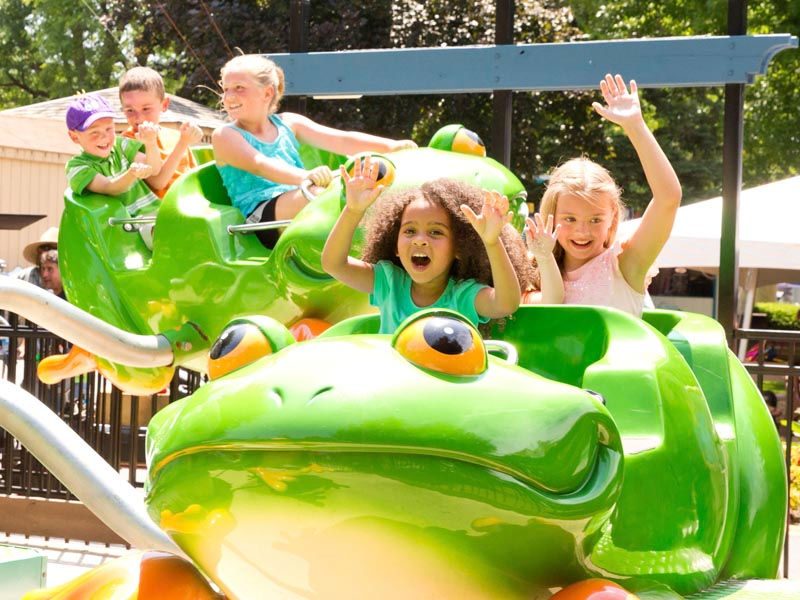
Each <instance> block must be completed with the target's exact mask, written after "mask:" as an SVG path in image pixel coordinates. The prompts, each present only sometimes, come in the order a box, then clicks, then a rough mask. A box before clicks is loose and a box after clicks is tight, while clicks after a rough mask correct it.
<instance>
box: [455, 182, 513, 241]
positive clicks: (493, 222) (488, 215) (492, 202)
mask: <svg viewBox="0 0 800 600" xmlns="http://www.w3.org/2000/svg"><path fill="white" fill-rule="evenodd" d="M461 212H463V213H464V216H465V217H466V218H467V220H468V221H469V222H470V224H471V225H472V226H473V227H474V228H475V231H477V232H478V235H479V236H480V237H481V240H483V243H484V244H486V245H487V246H488V245H491V244H496V243H497V240H499V239H500V232H501V231H503V227H504V226H505V225H506V224H507V223H510V222H511V213H510V212H509V210H508V198H506V197H505V196H504V195H503V194H501V193H500V192H497V191H494V190H483V207H482V208H481V214H480V215H476V214H475V212H474V211H473V210H472V209H471V208H470V207H469V206H467V205H466V204H462V205H461Z"/></svg>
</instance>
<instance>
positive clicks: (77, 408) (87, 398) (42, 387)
mask: <svg viewBox="0 0 800 600" xmlns="http://www.w3.org/2000/svg"><path fill="white" fill-rule="evenodd" d="M6 323H8V324H6ZM68 350H69V344H68V343H67V342H65V341H64V340H62V339H60V338H57V337H55V336H53V334H51V333H50V332H49V331H47V330H45V329H41V328H40V327H37V326H36V325H35V324H33V323H29V322H26V321H25V320H24V319H20V318H19V317H17V315H15V314H12V313H9V314H7V316H6V321H5V322H3V321H0V377H2V378H3V379H6V380H9V381H13V382H16V383H18V384H19V385H21V386H22V387H23V388H24V389H25V390H27V391H28V392H30V393H31V394H32V395H33V396H35V397H37V398H39V399H40V400H41V401H42V402H43V403H44V404H46V405H47V406H48V407H49V408H50V409H51V410H52V411H53V412H55V413H56V414H57V415H59V416H60V417H61V418H62V419H63V420H64V421H65V422H66V423H68V424H69V426H70V427H71V428H72V429H73V430H74V431H76V432H77V433H78V435H80V436H81V438H83V439H84V440H85V441H86V442H87V443H88V444H89V445H90V446H91V447H92V448H93V449H94V450H95V451H96V452H97V453H98V454H100V455H101V456H102V457H103V458H104V459H105V460H106V461H108V463H109V464H110V465H111V466H113V467H114V468H115V469H117V470H118V471H120V472H121V473H123V474H124V475H125V476H126V477H127V478H128V481H129V482H130V483H131V484H133V485H135V486H141V485H143V483H144V467H145V464H144V433H145V429H146V426H147V422H148V421H149V419H150V417H151V416H152V415H154V414H155V413H156V412H157V411H158V410H160V409H161V408H163V407H164V406H166V405H167V404H168V403H169V402H172V401H174V400H177V399H179V398H183V397H184V396H187V395H189V394H191V393H192V392H194V391H195V390H196V389H197V388H198V387H199V386H200V385H201V383H202V382H203V377H202V376H201V375H200V374H198V373H196V372H193V371H187V370H184V369H178V370H176V373H175V377H174V378H173V379H172V382H171V383H170V385H169V387H168V388H166V389H164V390H162V391H161V392H159V393H157V394H153V395H152V396H130V395H128V394H124V393H123V392H121V391H120V390H119V389H117V388H115V387H113V386H112V385H111V383H110V382H109V381H108V380H106V379H105V378H104V377H102V376H101V375H100V374H99V373H96V372H93V373H87V374H85V375H81V376H79V377H73V378H69V379H67V380H64V381H61V382H60V383H58V384H55V385H46V384H43V383H42V382H41V381H39V378H38V377H37V375H36V369H37V366H38V364H39V362H40V361H41V359H43V358H44V357H47V356H52V355H55V354H65V353H66V352H67V351H68ZM0 493H2V494H7V495H11V494H14V495H17V496H24V497H37V498H45V499H61V500H71V499H74V497H73V496H72V495H71V494H70V492H69V490H67V489H66V488H65V487H64V486H63V485H62V484H61V483H60V482H59V481H58V480H57V479H56V478H55V477H53V476H51V475H50V473H49V472H48V471H47V470H46V469H45V468H44V467H43V466H42V465H41V464H40V463H39V462H38V461H37V460H36V459H35V458H34V457H33V456H32V455H31V454H30V453H29V452H28V451H27V450H26V449H25V447H23V446H22V445H21V444H20V443H19V442H18V441H17V440H16V439H14V438H13V437H12V436H11V435H9V434H8V433H7V432H6V431H4V430H2V429H0Z"/></svg>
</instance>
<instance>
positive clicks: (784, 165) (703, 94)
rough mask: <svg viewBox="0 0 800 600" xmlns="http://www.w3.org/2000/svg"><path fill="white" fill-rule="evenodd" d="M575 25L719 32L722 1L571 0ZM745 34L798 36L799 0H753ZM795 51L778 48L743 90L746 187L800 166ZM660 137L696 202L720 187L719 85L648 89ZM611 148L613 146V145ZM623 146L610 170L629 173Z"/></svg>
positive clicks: (595, 33) (613, 34) (627, 31)
mask: <svg viewBox="0 0 800 600" xmlns="http://www.w3.org/2000/svg"><path fill="white" fill-rule="evenodd" d="M571 4H572V6H573V10H574V11H575V16H576V21H577V24H578V25H579V26H580V27H581V29H583V30H584V31H586V33H587V34H588V35H589V36H590V37H591V38H592V39H612V38H638V37H645V36H684V35H706V34H711V35H724V34H725V33H726V31H727V25H726V24H727V11H728V3H727V1H725V0H704V1H697V0H676V1H674V2H659V3H656V2H652V1H651V0H609V1H605V0H603V1H600V0H573V1H572V3H571ZM748 21H749V22H748V33H750V34H764V33H792V34H794V35H798V34H800V3H798V2H796V0H751V1H750V2H749V5H748ZM799 72H800V53H798V52H797V51H787V52H782V53H780V54H779V55H778V56H777V57H775V58H774V59H773V61H772V62H771V63H770V67H769V71H768V73H767V75H766V76H765V77H760V78H758V79H757V80H756V82H755V83H754V84H753V85H750V86H748V87H747V88H746V92H745V122H744V131H745V140H744V154H743V170H744V173H743V180H744V185H745V186H746V187H751V186H754V185H758V184H760V183H764V182H767V181H772V180H775V179H780V178H782V177H787V176H791V175H794V174H797V173H798V171H800V144H798V141H800V140H798V136H800V133H798V132H800V111H798V110H797V106H798V105H800V78H798V76H797V75H798V73H799ZM644 95H645V98H646V100H647V101H648V102H650V103H651V104H652V105H653V106H654V108H655V110H654V111H653V113H652V115H653V116H654V117H655V119H656V120H655V121H654V122H653V123H651V124H654V125H655V126H656V129H657V136H658V138H659V140H660V141H661V143H662V144H663V145H664V146H665V148H667V152H668V154H669V156H670V158H671V159H672V160H673V162H674V164H675V167H676V170H677V172H678V175H679V176H680V178H681V182H682V184H683V187H684V197H685V198H686V199H689V200H697V199H702V198H707V197H709V196H713V195H717V194H719V193H720V192H721V186H722V184H721V181H722V115H723V100H724V92H723V90H722V88H719V87H715V88H693V89H672V90H659V91H656V90H652V91H651V90H647V91H645V93H644ZM615 147H616V145H615ZM627 154H628V153H627V152H626V151H625V150H624V149H622V147H621V146H620V150H619V153H618V154H616V155H615V156H612V157H610V161H611V163H612V165H611V168H612V169H614V170H615V171H617V170H619V171H627V169H628V168H629V165H626V163H627V162H628V158H626V155H627Z"/></svg>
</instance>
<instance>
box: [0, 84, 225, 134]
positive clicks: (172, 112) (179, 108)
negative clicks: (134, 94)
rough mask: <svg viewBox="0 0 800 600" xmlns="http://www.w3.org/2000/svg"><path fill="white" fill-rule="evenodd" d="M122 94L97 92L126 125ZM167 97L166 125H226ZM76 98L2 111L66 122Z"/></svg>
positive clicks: (216, 115)
mask: <svg viewBox="0 0 800 600" xmlns="http://www.w3.org/2000/svg"><path fill="white" fill-rule="evenodd" d="M118 90H119V88H116V87H113V88H108V89H105V90H97V91H96V92H93V93H95V94H100V95H101V96H103V97H104V98H105V99H106V100H108V102H109V103H110V104H111V106H113V107H114V110H116V111H117V112H118V113H119V116H118V117H116V118H115V119H114V121H115V122H116V123H120V124H123V123H125V117H123V116H122V107H121V106H120V103H119V91H118ZM167 97H168V98H169V108H167V110H166V111H164V112H163V113H162V114H161V122H162V123H165V124H169V123H180V122H182V121H186V120H187V119H194V120H195V121H196V122H197V124H198V125H200V127H202V128H203V129H206V130H210V129H214V128H215V127H219V126H220V125H222V124H224V123H225V122H226V119H225V116H224V115H223V114H222V113H221V112H219V111H217V110H214V109H212V108H208V107H207V106H204V105H202V104H198V103H197V102H192V101H191V100H187V99H186V98H181V97H180V96H175V95H173V94H167ZM72 98H73V97H72V96H68V97H66V98H58V99H56V100H47V101H45V102H39V103H37V104H29V105H27V106H19V107H17V108H10V109H8V110H3V111H0V116H9V117H10V116H19V117H30V118H38V119H53V120H59V121H63V120H64V115H65V113H66V111H67V106H68V105H69V103H70V102H71V101H72Z"/></svg>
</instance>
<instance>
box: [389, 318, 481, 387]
mask: <svg viewBox="0 0 800 600" xmlns="http://www.w3.org/2000/svg"><path fill="white" fill-rule="evenodd" d="M392 346H393V347H394V349H395V350H397V351H398V352H399V353H400V354H402V355H403V357H405V359H406V360H408V361H409V362H411V363H412V364H415V365H417V366H418V367H422V368H423V369H429V370H431V371H437V372H439V373H444V374H447V375H480V374H481V373H483V372H484V371H485V370H486V361H487V358H486V348H485V346H484V345H483V340H481V336H480V335H479V334H478V331H477V330H476V329H475V328H474V327H473V326H472V325H471V324H470V323H468V322H467V321H466V320H464V319H463V318H462V317H461V316H460V315H458V314H457V313H452V312H449V311H448V312H444V311H442V312H438V311H437V312H434V313H423V316H421V317H419V318H416V319H415V318H414V317H412V318H411V319H410V320H408V321H405V322H404V323H402V324H401V325H400V328H399V329H398V330H397V332H396V333H395V334H394V338H393V340H392Z"/></svg>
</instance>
